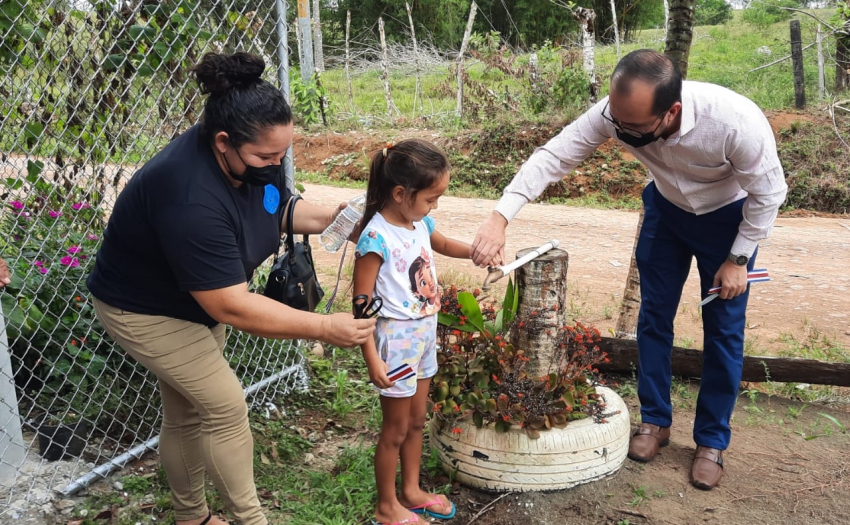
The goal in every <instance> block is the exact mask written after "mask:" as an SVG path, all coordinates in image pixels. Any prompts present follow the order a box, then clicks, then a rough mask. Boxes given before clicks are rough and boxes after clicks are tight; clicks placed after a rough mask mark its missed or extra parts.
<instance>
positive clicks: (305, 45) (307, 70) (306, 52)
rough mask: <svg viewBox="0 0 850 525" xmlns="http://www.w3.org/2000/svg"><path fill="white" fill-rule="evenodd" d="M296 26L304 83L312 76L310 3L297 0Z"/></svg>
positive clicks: (304, 0) (305, 0)
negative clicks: (299, 42)
mask: <svg viewBox="0 0 850 525" xmlns="http://www.w3.org/2000/svg"><path fill="white" fill-rule="evenodd" d="M298 28H299V30H300V33H299V35H300V41H301V57H300V58H301V80H303V81H304V83H305V84H307V83H308V82H310V79H311V78H313V71H314V68H313V29H312V24H311V23H310V4H309V2H308V1H307V0H298Z"/></svg>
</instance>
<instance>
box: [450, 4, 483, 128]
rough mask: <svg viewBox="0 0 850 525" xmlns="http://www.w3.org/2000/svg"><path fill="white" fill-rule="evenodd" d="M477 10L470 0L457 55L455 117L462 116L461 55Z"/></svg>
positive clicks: (464, 50)
mask: <svg viewBox="0 0 850 525" xmlns="http://www.w3.org/2000/svg"><path fill="white" fill-rule="evenodd" d="M477 11H478V4H476V3H475V2H472V5H471V6H470V8H469V19H468V20H467V22H466V31H465V32H464V33H463V42H461V44H460V52H459V53H458V55H457V107H456V108H455V111H456V113H457V117H458V118H460V117H462V116H463V55H464V54H465V53H466V46H467V45H468V44H469V37H470V35H471V34H472V24H473V23H474V22H475V13H476V12H477Z"/></svg>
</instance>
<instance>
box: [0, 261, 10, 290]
mask: <svg viewBox="0 0 850 525" xmlns="http://www.w3.org/2000/svg"><path fill="white" fill-rule="evenodd" d="M11 283H12V274H11V273H9V265H8V264H6V261H4V260H3V259H0V288H3V287H4V286H6V285H7V284H11Z"/></svg>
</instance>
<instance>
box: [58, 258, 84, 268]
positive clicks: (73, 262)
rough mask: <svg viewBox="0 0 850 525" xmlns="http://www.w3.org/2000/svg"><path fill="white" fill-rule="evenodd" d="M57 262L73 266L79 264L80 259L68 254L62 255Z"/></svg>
mask: <svg viewBox="0 0 850 525" xmlns="http://www.w3.org/2000/svg"><path fill="white" fill-rule="evenodd" d="M59 262H60V263H62V265H63V266H70V267H71V268H74V267H76V266H79V265H80V260H79V259H77V258H76V257H71V256H70V255H66V256H65V257H62V258H61V259H60V260H59Z"/></svg>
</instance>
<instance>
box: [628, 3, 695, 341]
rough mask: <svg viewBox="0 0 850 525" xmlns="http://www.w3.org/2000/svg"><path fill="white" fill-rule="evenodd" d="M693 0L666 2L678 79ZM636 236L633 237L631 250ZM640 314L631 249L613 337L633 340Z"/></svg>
mask: <svg viewBox="0 0 850 525" xmlns="http://www.w3.org/2000/svg"><path fill="white" fill-rule="evenodd" d="M695 4H696V0H672V1H671V2H670V21H669V26H668V28H667V43H666V46H665V51H664V54H665V55H667V56H668V57H670V58H671V59H673V60H675V61H676V62H678V63H679V69H680V70H681V71H682V77H683V78H684V77H687V75H688V56H689V55H690V52H691V41H692V39H693V31H694V21H695V17H694V9H695ZM642 226H643V208H641V210H640V216H639V217H638V225H637V230H638V232H640V229H641V227H642ZM637 241H638V236H637V235H635V249H636V248H637ZM639 311H640V274H639V273H638V269H637V260H636V258H635V250H634V249H633V250H632V261H631V263H630V264H629V275H628V277H627V279H626V286H625V288H624V289H623V302H622V304H621V306H620V316H619V318H618V319H617V328H616V333H615V335H616V336H617V337H622V338H633V337H635V335H636V333H637V319H638V313H639Z"/></svg>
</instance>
